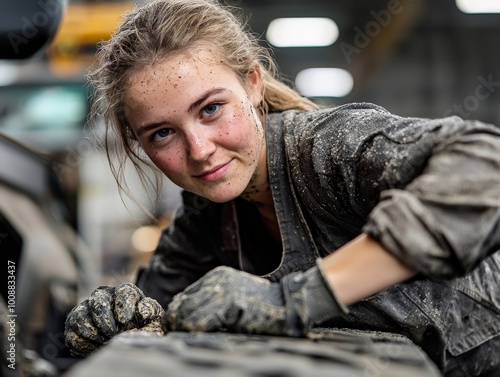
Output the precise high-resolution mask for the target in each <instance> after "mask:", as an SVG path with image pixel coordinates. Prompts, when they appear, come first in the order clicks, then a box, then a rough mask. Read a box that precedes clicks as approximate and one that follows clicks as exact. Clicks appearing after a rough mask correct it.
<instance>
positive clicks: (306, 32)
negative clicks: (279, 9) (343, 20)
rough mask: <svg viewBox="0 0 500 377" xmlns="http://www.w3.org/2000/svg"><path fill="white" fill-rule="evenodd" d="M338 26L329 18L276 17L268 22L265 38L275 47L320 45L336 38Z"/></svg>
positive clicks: (333, 41)
mask: <svg viewBox="0 0 500 377" xmlns="http://www.w3.org/2000/svg"><path fill="white" fill-rule="evenodd" d="M338 36H339V28H338V27H337V24H336V23H335V22H334V21H333V20H332V19H330V18H324V17H301V18H277V19H275V20H272V21H271V22H270V23H269V26H268V28H267V33H266V38H267V40H268V41H269V43H271V44H272V45H273V46H276V47H312V46H315V47H322V46H330V45H332V44H333V43H335V41H336V40H337V38H338Z"/></svg>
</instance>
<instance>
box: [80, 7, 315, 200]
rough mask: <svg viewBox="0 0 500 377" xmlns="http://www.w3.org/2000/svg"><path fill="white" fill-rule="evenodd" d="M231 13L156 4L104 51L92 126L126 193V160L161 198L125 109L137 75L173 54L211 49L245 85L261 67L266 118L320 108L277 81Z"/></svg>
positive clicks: (129, 20)
mask: <svg viewBox="0 0 500 377" xmlns="http://www.w3.org/2000/svg"><path fill="white" fill-rule="evenodd" d="M232 10H234V9H230V8H229V7H224V6H221V5H220V4H219V3H218V2H217V1H216V0H153V1H152V2H149V3H147V4H146V5H142V6H138V7H136V8H135V9H134V10H133V11H131V12H130V13H127V14H125V15H124V17H123V21H122V23H121V25H120V26H119V27H118V29H117V30H116V31H115V33H114V34H113V35H112V37H111V38H110V39H109V40H108V41H106V42H104V43H102V44H101V45H100V46H99V49H98V52H97V58H98V59H97V63H96V66H95V67H93V68H92V69H91V71H90V72H89V74H88V76H87V77H88V80H89V83H90V84H91V85H92V86H93V89H94V94H93V103H92V109H91V120H92V119H96V118H98V119H100V120H103V121H104V124H105V127H106V131H105V135H106V136H105V139H104V147H105V149H106V152H107V156H108V160H109V162H110V166H111V170H112V172H113V175H114V177H115V179H116V181H117V183H118V186H119V188H120V190H121V192H125V193H127V195H129V196H131V195H130V192H129V190H128V187H127V185H126V182H125V180H124V176H123V174H124V167H125V164H126V162H127V159H129V161H130V162H131V163H132V164H133V166H134V167H135V168H136V170H137V171H138V172H139V175H140V178H141V180H142V181H143V184H145V185H148V183H149V184H151V186H152V187H153V188H155V191H156V194H158V192H159V182H161V179H160V177H159V176H155V178H153V179H151V176H148V175H147V174H145V171H144V170H143V167H144V164H146V165H149V166H151V164H150V163H148V159H147V158H146V156H144V153H142V152H141V150H140V148H139V145H138V143H137V141H136V140H135V139H134V138H133V135H132V134H131V132H130V129H129V127H128V123H127V119H126V117H125V115H124V110H123V109H124V100H125V92H126V90H127V85H128V83H129V81H130V78H131V76H132V75H133V74H134V72H136V71H138V70H140V69H141V68H143V67H145V66H148V65H151V64H154V63H155V62H158V61H161V60H164V59H167V58H168V57H169V56H171V55H172V54H176V53H182V52H186V51H188V50H189V49H190V48H192V47H193V46H194V45H198V46H199V45H200V44H201V45H206V46H208V47H209V48H210V49H211V50H212V51H213V50H215V51H216V53H218V54H219V56H220V57H221V59H222V62H223V64H225V65H226V66H227V67H229V68H230V69H232V70H233V71H234V72H235V74H236V75H237V77H238V78H239V79H240V80H241V81H242V82H245V79H246V77H247V75H248V73H249V72H250V71H251V70H252V69H254V67H255V63H256V62H257V63H258V64H259V65H260V66H261V69H262V74H263V76H262V77H263V101H262V104H261V106H260V108H259V109H260V111H261V113H262V115H263V116H265V115H266V114H267V113H268V112H269V111H283V110H288V109H299V110H305V111H309V110H313V109H316V108H318V107H317V105H315V104H314V103H313V102H311V101H310V100H308V99H306V98H304V97H302V96H300V95H299V94H298V93H297V92H296V91H295V90H293V89H292V88H290V87H289V86H287V85H286V84H284V83H283V82H282V81H281V80H280V79H279V78H278V75H277V69H276V65H275V62H274V60H273V58H272V57H271V55H270V53H269V50H268V49H267V48H265V47H263V46H261V45H259V43H258V39H257V37H256V36H255V35H254V34H252V33H251V32H250V31H249V30H247V28H246V25H245V24H244V23H243V22H242V21H241V20H240V19H239V18H238V17H237V16H236V15H235V13H234V12H232ZM111 135H113V136H111ZM112 155H113V156H114V157H117V159H116V160H115V159H114V158H112ZM153 170H154V169H153Z"/></svg>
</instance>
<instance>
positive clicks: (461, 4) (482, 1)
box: [456, 0, 500, 13]
mask: <svg viewBox="0 0 500 377" xmlns="http://www.w3.org/2000/svg"><path fill="white" fill-rule="evenodd" d="M456 4H457V8H458V9H460V10H461V11H462V12H464V13H500V1H498V0H456Z"/></svg>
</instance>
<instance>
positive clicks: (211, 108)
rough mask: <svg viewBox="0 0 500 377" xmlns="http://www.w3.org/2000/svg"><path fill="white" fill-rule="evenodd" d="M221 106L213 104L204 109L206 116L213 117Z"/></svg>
mask: <svg viewBox="0 0 500 377" xmlns="http://www.w3.org/2000/svg"><path fill="white" fill-rule="evenodd" d="M219 107H220V104H218V103H211V104H209V105H207V106H205V107H204V108H203V112H204V113H205V114H206V115H213V114H215V113H216V112H217V110H219Z"/></svg>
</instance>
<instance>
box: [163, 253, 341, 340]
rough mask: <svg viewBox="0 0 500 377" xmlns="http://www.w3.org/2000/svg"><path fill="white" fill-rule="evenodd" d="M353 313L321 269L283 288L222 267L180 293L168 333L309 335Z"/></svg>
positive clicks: (166, 322)
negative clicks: (324, 322) (327, 323)
mask: <svg viewBox="0 0 500 377" xmlns="http://www.w3.org/2000/svg"><path fill="white" fill-rule="evenodd" d="M344 313H347V308H346V307H345V306H344V305H343V304H342V303H340V302H339V301H338V300H337V299H336V298H335V294H334V292H333V291H332V290H331V289H330V288H329V286H328V285H327V283H326V281H325V280H324V278H323V274H322V272H321V260H320V259H318V260H317V266H315V267H313V268H311V269H309V270H308V271H306V272H304V273H301V272H299V273H293V274H290V275H287V276H285V277H284V278H283V279H282V280H281V281H280V282H279V283H271V282H270V281H268V280H266V279H263V278H261V277H258V276H254V275H251V274H248V273H246V272H242V271H238V270H235V269H233V268H231V267H217V268H215V269H214V270H212V271H210V272H208V273H207V274H206V275H205V276H204V277H202V278H201V279H200V280H198V281H197V282H195V283H194V284H192V285H190V286H189V287H188V288H186V290H184V291H183V292H181V293H179V294H177V295H176V296H175V297H174V298H173V300H172V302H171V303H170V304H169V306H168V309H167V311H166V312H165V317H164V319H163V321H162V326H163V329H164V330H165V331H169V330H173V331H219V330H229V331H233V332H243V333H253V334H266V335H286V336H294V337H299V336H304V335H305V334H306V333H307V332H308V330H309V329H310V328H311V327H312V326H313V325H315V324H319V323H322V322H323V321H325V320H327V319H332V318H334V317H337V316H339V315H341V314H344Z"/></svg>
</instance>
